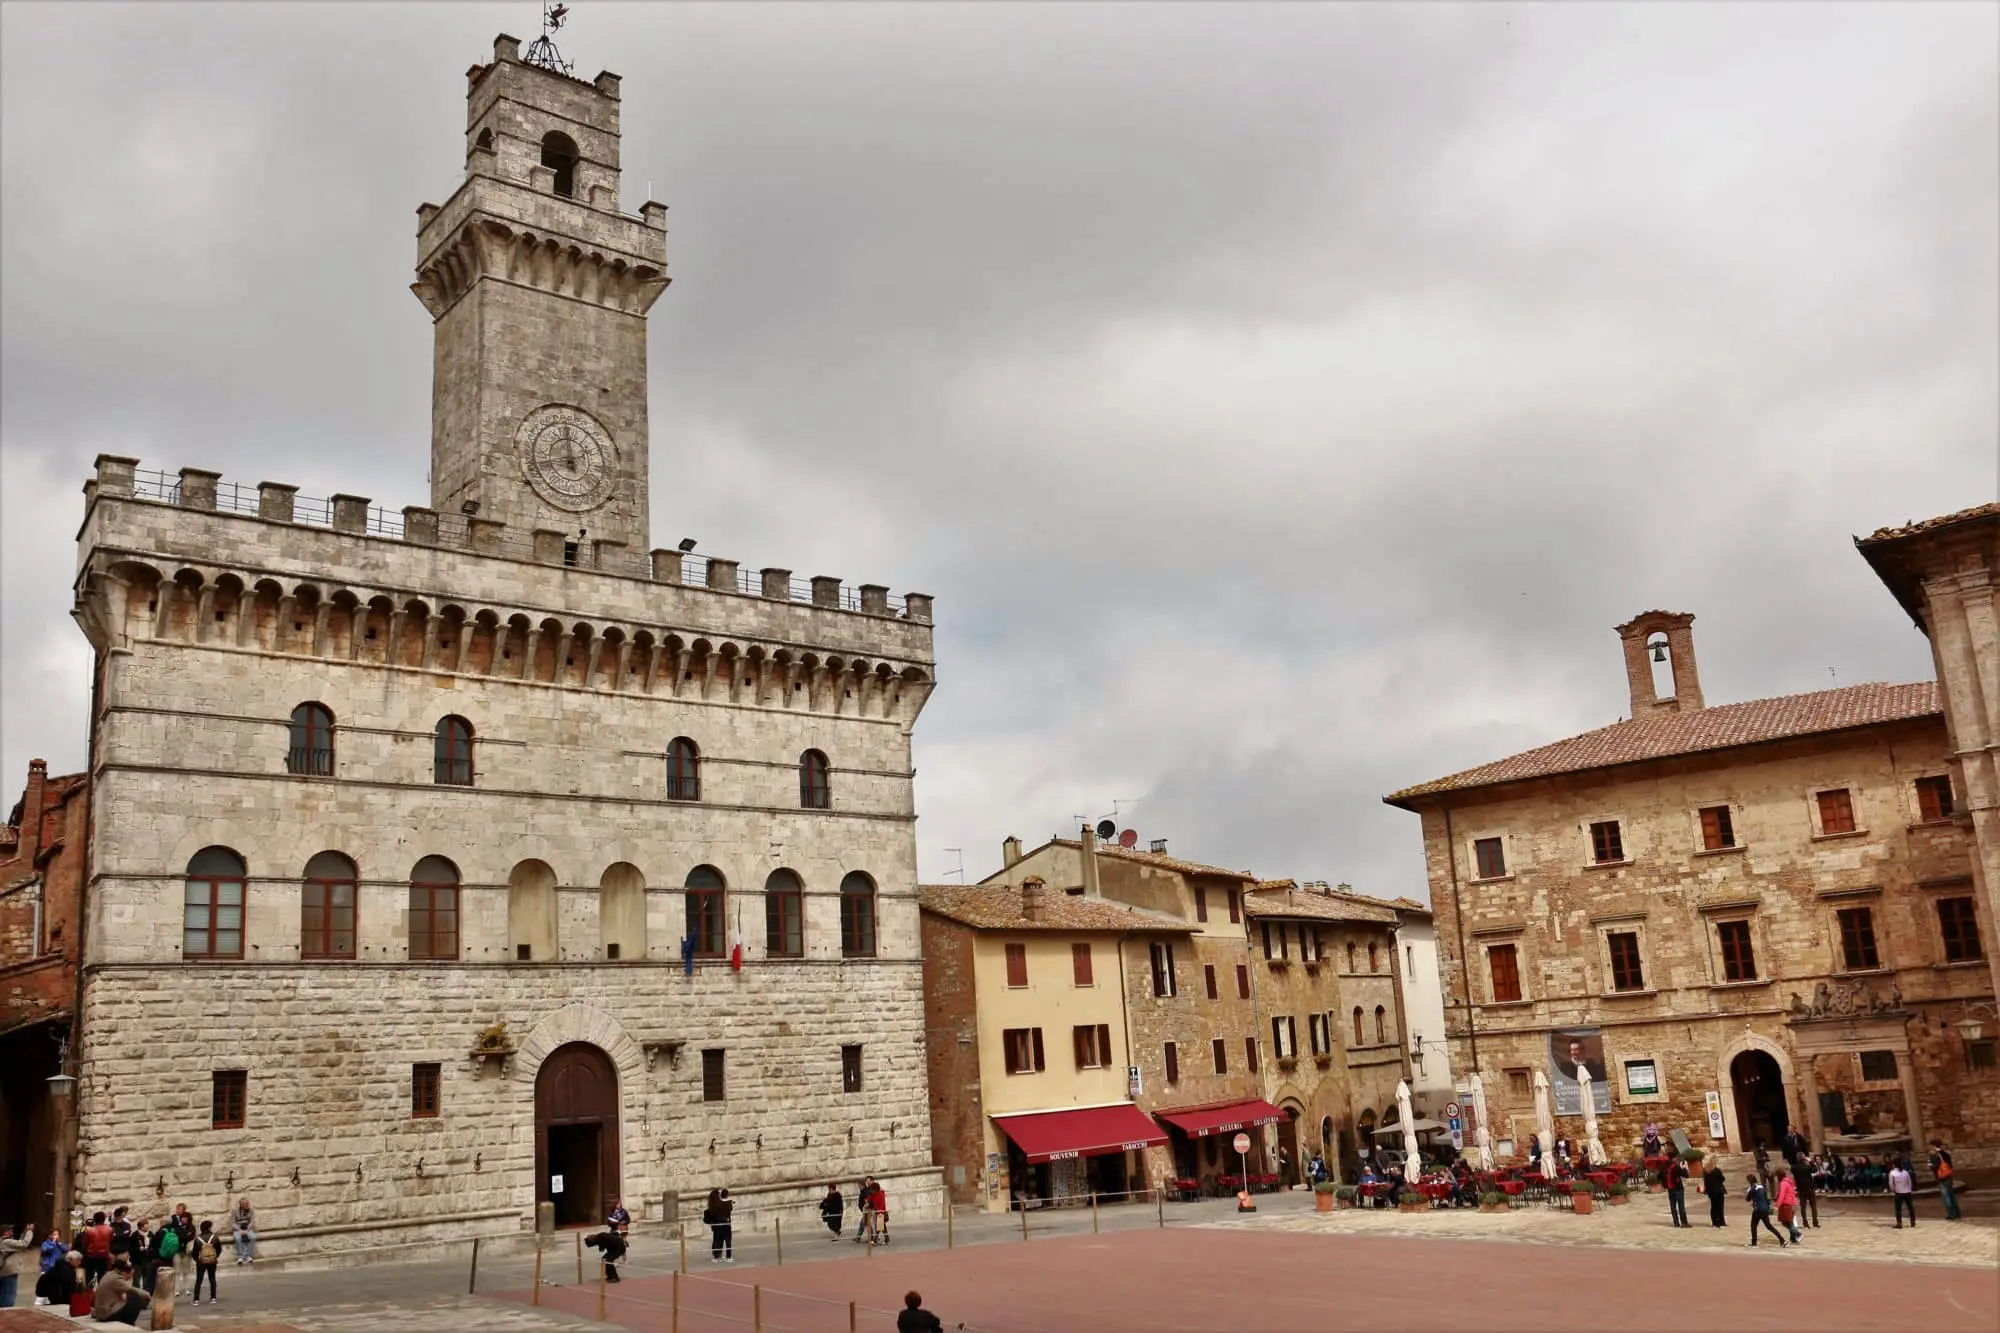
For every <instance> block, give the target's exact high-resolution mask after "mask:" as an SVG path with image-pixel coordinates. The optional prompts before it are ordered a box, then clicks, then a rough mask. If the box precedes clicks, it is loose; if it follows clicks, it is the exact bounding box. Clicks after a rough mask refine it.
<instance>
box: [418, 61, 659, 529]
mask: <svg viewBox="0 0 2000 1333" xmlns="http://www.w3.org/2000/svg"><path fill="white" fill-rule="evenodd" d="M466 77H467V79H468V82H469V85H470V86H469V87H468V89H467V92H466V129H465V148H466V156H465V161H466V167H465V180H464V182H463V183H462V184H461V185H460V186H459V187H458V189H457V191H456V192H454V193H453V194H452V196H451V198H450V199H448V200H446V201H445V203H444V205H443V206H442V207H438V206H436V205H433V204H425V205H423V206H422V207H421V208H419V209H418V210H417V221H418V228H417V281H416V282H414V283H412V284H411V290H412V291H414V292H415V293H416V294H417V298H418V299H419V300H421V301H422V302H423V303H424V308H425V309H427V310H429V311H430V312H431V318H432V319H433V320H434V321H435V338H434V350H433V353H432V371H431V374H432V389H431V505H432V507H433V508H435V509H436V510H437V511H438V513H439V514H440V516H441V517H442V519H443V521H444V522H445V523H447V524H451V523H454V522H462V521H463V518H462V517H461V516H476V517H478V518H481V519H491V520H496V521H498V522H502V523H505V524H506V525H507V528H508V530H509V531H510V532H513V533H519V534H522V535H523V536H525V535H526V534H528V533H530V532H539V533H545V534H554V533H559V534H561V537H562V540H563V542H564V543H566V544H568V543H573V544H574V545H573V546H572V545H566V546H565V548H564V549H566V550H568V551H571V552H572V553H573V554H572V556H571V558H572V560H573V562H574V563H583V564H603V565H611V564H615V563H623V561H622V560H621V559H619V557H621V556H623V557H627V558H629V557H632V556H641V555H642V554H643V553H644V552H645V551H646V549H647V546H648V544H649V543H648V540H647V498H646V471H647V468H646V462H647V459H646V449H647V439H646V312H647V311H648V310H649V309H651V307H652V304H653V302H654V301H655V300H657V299H658V298H659V295H660V293H661V292H662V291H663V290H665V288H666V285H667V281H668V279H667V276H666V272H665V269H666V242H667V237H666V206H665V205H664V204H655V203H648V204H647V205H646V206H645V208H644V209H643V210H642V211H641V213H640V215H639V216H638V217H632V216H629V215H627V214H625V213H621V212H620V211H619V209H618V198H619V195H618V176H619V168H618V85H619V79H618V76H617V75H616V74H610V73H605V74H599V75H598V76H597V78H596V79H595V80H593V81H590V82H585V81H584V80H582V79H577V78H573V77H571V76H570V75H568V74H565V73H561V72H559V71H556V70H553V69H549V68H546V67H544V66H541V65H534V64H528V63H525V62H524V61H523V60H522V59H521V52H520V43H519V42H518V41H517V40H515V39H514V38H512V37H506V36H502V37H500V38H499V39H498V40H496V41H495V42H494V44H493V62H492V63H491V64H488V65H475V66H473V67H472V68H471V69H470V70H469V71H467V76H466Z"/></svg>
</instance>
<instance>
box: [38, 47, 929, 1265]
mask: <svg viewBox="0 0 2000 1333" xmlns="http://www.w3.org/2000/svg"><path fill="white" fill-rule="evenodd" d="M619 106H620V84H619V79H618V77H617V76H616V75H614V74H610V73H604V74H600V75H598V76H597V78H596V79H594V80H583V79H577V78H572V77H570V76H569V75H568V73H567V72H565V71H563V70H559V69H554V68H550V67H547V66H544V65H537V64H532V63H528V62H527V61H524V60H523V58H522V55H521V52H520V48H519V43H518V42H516V41H515V40H514V39H513V38H511V37H506V36H504V35H503V36H502V37H500V38H499V39H497V40H496V41H495V43H494V47H493V56H492V59H491V61H489V62H487V63H482V64H478V65H475V66H473V67H472V69H471V70H470V71H469V72H468V77H467V108H466V120H465V124H464V129H463V134H464V152H465V164H466V170H465V174H464V176H463V177H462V178H461V179H460V180H459V181H457V182H455V183H454V188H453V190H452V193H451V194H450V195H449V196H448V198H447V199H446V201H445V203H444V204H442V205H430V204H426V205H424V206H423V207H422V208H420V209H419V210H418V243H417V253H418V260H417V275H416V277H417V280H416V282H415V283H414V284H413V288H414V290H415V293H416V295H417V296H418V298H419V299H420V300H421V302H422V303H423V305H424V307H425V309H426V311H427V312H428V313H429V315H430V317H431V319H432V321H433V330H434V343H435V348H434V352H435V355H434V360H433V366H434V385H433V389H434V399H435V401H434V405H433V406H434V410H433V413H432V421H431V449H430V457H429V464H430V472H431V478H432V490H431V497H430V504H429V505H428V506H411V507H409V508H406V509H404V510H402V511H401V512H400V514H395V513H388V512H385V511H384V510H382V509H380V508H377V507H375V506H373V505H372V504H371V503H370V502H369V501H368V500H366V499H363V498H360V497H356V496H347V495H340V496H335V497H333V498H332V500H331V501H330V502H314V501H308V500H305V499H302V498H300V497H298V496H296V495H295V493H294V488H292V487H291V486H288V485H284V484H280V483H277V482H262V483H259V484H257V485H256V486H255V487H254V488H252V487H248V486H244V485H241V484H231V483H228V482H225V481H223V480H221V479H219V478H218V477H217V476H216V474H214V473H212V472H205V471H201V470H199V469H194V468H187V469H183V470H182V471H181V472H180V474H179V476H178V478H172V477H168V476H166V475H164V474H159V473H152V474H145V473H140V472H138V471H137V470H136V467H135V464H134V461H133V460H130V459H120V458H113V457H108V456H107V457H103V458H100V459H99V462H98V468H97V475H96V478H95V479H94V480H93V481H92V482H90V483H88V484H87V485H86V487H85V495H86V508H85V513H84V517H83V524H82V528H81V531H80V533H79V537H78V542H79V556H80V558H79V561H78V576H77V590H76V591H77V597H76V602H77V619H78V621H79V623H80V624H81V625H82V626H83V627H84V630H85V632H86V633H87V634H88V636H89V637H90V640H91V643H92V645H93V647H94V648H95V649H96V651H97V661H98V664H99V669H100V671H101V672H102V689H101V691H100V692H99V696H98V701H97V706H96V708H95V709H94V712H93V716H92V718H91V726H92V738H93V739H92V745H93V751H92V752H93V756H94V763H95V764H96V770H95V777H94V783H93V787H92V791H91V803H92V813H91V839H90V840H91V851H90V856H91V861H90V865H91V881H90V885H89V913H88V927H89V935H88V956H87V973H86V981H85V986H84V991H83V999H82V1006H83V1023H82V1042H81V1044H82V1048H83V1049H82V1056H83V1060H82V1067H81V1069H80V1071H79V1072H80V1075H81V1077H82V1086H81V1087H80V1089H79V1111H80V1115H81V1130H80V1133H81V1153H82V1157H81V1163H82V1164H81V1167H80V1173H79V1194H80V1195H81V1196H83V1197H87V1198H89V1199H91V1200H92V1201H96V1202H107V1203H116V1202H122V1201H127V1200H134V1201H136V1200H141V1199H144V1200H148V1201H151V1200H155V1199H158V1198H162V1197H164V1198H167V1199H168V1201H169V1202H170V1203H171V1202H180V1201H183V1200H185V1201H186V1202H188V1203H189V1204H190V1205H192V1206H193V1207H194V1208H195V1210H196V1211H197V1212H198V1213H204V1214H211V1215H212V1214H216V1213H217V1212H219V1211H220V1210H222V1209H224V1208H225V1207H226V1203H227V1201H228V1200H229V1199H231V1198H233V1197H235V1196H236V1195H240V1194H246V1193H247V1194H249V1195H250V1196H251V1198H252V1199H253V1201H254V1202H255V1204H256V1205H257V1207H258V1216H259V1219H260V1222H261V1225H260V1228H259V1230H260V1233H261V1235H262V1240H263V1243H264V1245H265V1246H266V1248H267V1249H268V1250H269V1251H270V1252H272V1253H274V1254H286V1253H298V1252H302V1251H311V1250H320V1251H324V1250H331V1249H340V1248H354V1247H361V1246H370V1247H386V1246H394V1245H399V1244H405V1245H419V1246H422V1247H424V1248H425V1249H427V1250H428V1249H431V1248H433V1247H435V1245H436V1244H437V1243H438V1242H439V1241H440V1240H442V1239H447V1238H459V1237H464V1236H469V1235H476V1234H479V1233H481V1232H497V1233H506V1232H512V1231H517V1230H519V1229H520V1228H522V1227H525V1226H528V1225H530V1224H531V1223H532V1222H533V1221H534V1220H535V1219H536V1217H537V1216H538V1210H539V1208H540V1207H541V1206H542V1205H548V1206H549V1207H551V1208H552V1209H553V1212H554V1215H555V1220H556V1222H557V1223H558V1224H560V1225H583V1224H588V1223H590V1222H592V1221H594V1220H596V1219H599V1218H601V1217H602V1210H603V1209H604V1208H605V1207H606V1206H608V1204H609V1202H610V1200H611V1199H612V1198H613V1197H614V1196H615V1197H618V1198H621V1199H622V1200H623V1201H624V1202H625V1204H626V1206H627V1207H628V1208H629V1209H630V1210H631V1211H632V1213H633V1214H634V1215H635V1217H638V1218H640V1219H642V1220H649V1221H659V1220H661V1219H663V1218H667V1219H671V1218H673V1217H675V1216H676V1215H677V1214H678V1213H679V1211H680V1206H681V1201H682V1200H683V1199H684V1198H691V1199H695V1200H698V1199H699V1198H700V1197H701V1196H702V1195H703V1194H704V1193H705V1192H706V1191H707V1190H708V1189H709V1188H710V1187H712V1186H716V1185H727V1186H729V1187H730V1188H731V1190H732V1191H734V1192H735V1194H736V1196H737V1198H738V1199H739V1200H740V1201H741V1202H740V1205H739V1211H738V1214H737V1219H738V1225H739V1227H758V1226H762V1225H765V1224H766V1222H767V1219H768V1216H769V1210H772V1209H777V1208H796V1207H807V1206H810V1204H811V1202H812V1201H814V1200H816V1199H817V1198H818V1197H819V1194H820V1193H821V1192H822V1191H823V1190H824V1188H825V1182H826V1181H827V1179H829V1178H830V1177H841V1178H849V1179H851V1178H854V1177H856V1176H858V1175H860V1174H862V1173H864V1172H866V1173H870V1174H874V1175H876V1176H878V1177H881V1178H883V1179H884V1181H885V1183H886V1185H887V1187H888V1189H889V1192H890V1193H891V1194H892V1195H893V1196H894V1197H895V1198H896V1200H897V1205H896V1206H897V1211H898V1215H899V1216H917V1217H921V1216H925V1215H927V1214H928V1215H935V1213H936V1210H937V1208H938V1206H939V1202H940V1198H939V1195H940V1190H939V1186H938V1179H937V1172H936V1169H935V1168H934V1167H932V1165H931V1163H930V1160H929V1159H930V1130H929V1124H928V1108H927V1105H926V1098H925V1094H924V1086H925V1084H924V1067H923V1039H922V1013H923V1001H922V989H921V966H920V959H919V952H918V920H917V902H916V845H915V836H914V820H915V814H914V802H913V795H912V778H913V774H912V769H911V760H910V735H911V730H912V728H913V727H914V725H915V723H916V720H917V716H918V714H919V712H920V711H921V710H922V708H923V706H924V703H925V700H926V698H927V696H928V694H929V691H930V688H931V681H932V669H933V668H932V646H931V645H932V628H931V614H930V607H931V604H930V599H929V598H927V597H924V596H921V595H915V594H911V595H908V596H906V597H904V598H899V599H892V598H891V597H890V594H889V591H888V589H887V588H885V587H882V586H879V585H865V586H863V587H860V588H858V589H856V588H852V587H845V586H843V585H842V583H841V581H840V580H839V579H837V578H833V577H829V576H822V577H819V578H814V579H812V580H811V581H810V582H809V583H808V582H805V581H802V580H794V579H792V577H791V575H790V572H789V571H788V570H785V569H780V568H766V569H763V570H762V571H761V572H759V573H758V574H756V575H751V574H749V573H748V572H746V571H742V570H740V569H739V567H738V565H737V562H735V561H734V560H729V559H724V558H722V557H720V556H708V557H700V556H694V555H690V554H688V547H690V546H692V543H686V544H684V545H683V548H682V549H681V550H673V549H650V550H649V549H648V540H649V538H648V517H647V516H648V513H649V507H650V499H651V497H650V496H649V494H648V491H647V475H648V471H647V456H648V450H649V440H648V432H647V415H646V377H645V367H646V356H645V350H646V317H647V312H648V311H649V310H650V309H651V307H652V305H653V303H654V300H655V299H656V298H657V297H658V296H659V294H660V292H661V290H662V289H663V288H664V287H665V286H666V282H667V277H666V272H665V266H666V218H665V206H664V205H661V204H657V203H650V202H649V203H647V204H646V205H645V206H644V207H643V208H642V209H641V210H640V212H639V213H638V214H637V215H633V214H629V213H626V212H624V211H622V209H621V207H620V165H619V156H620V150H621V139H620V134H619ZM413 471H414V469H413ZM162 1033H169V1034H173V1033H185V1034H189V1035H190V1038H191V1039H189V1040H182V1041H172V1042H166V1043H163V1042H162V1040H161V1037H162ZM197 1033H198V1040H197V1039H192V1036H193V1034H197ZM162 1182H163V1183H162Z"/></svg>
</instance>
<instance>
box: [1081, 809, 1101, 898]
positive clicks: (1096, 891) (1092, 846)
mask: <svg viewBox="0 0 2000 1333" xmlns="http://www.w3.org/2000/svg"><path fill="white" fill-rule="evenodd" d="M1082 842H1083V896H1084V897H1086V898H1102V897H1103V896H1104V889H1103V886H1101V885H1100V884H1099V883H1098V882H1097V830H1096V829H1093V828H1092V827H1091V826H1090V825H1088V824H1085V825H1084V826H1083V836H1082Z"/></svg>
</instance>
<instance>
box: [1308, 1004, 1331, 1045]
mask: <svg viewBox="0 0 2000 1333" xmlns="http://www.w3.org/2000/svg"><path fill="white" fill-rule="evenodd" d="M1330 1027H1331V1025H1330V1024H1329V1023H1328V1022H1327V1020H1326V1015H1325V1014H1314V1015H1312V1017H1310V1018H1308V1019H1307V1020H1306V1030H1307V1032H1308V1033H1309V1035H1310V1036H1311V1039H1312V1051H1313V1054H1314V1055H1326V1054H1329V1053H1330V1052H1331V1051H1332V1050H1333V1039H1332V1034H1331V1032H1330V1031H1329V1028H1330Z"/></svg>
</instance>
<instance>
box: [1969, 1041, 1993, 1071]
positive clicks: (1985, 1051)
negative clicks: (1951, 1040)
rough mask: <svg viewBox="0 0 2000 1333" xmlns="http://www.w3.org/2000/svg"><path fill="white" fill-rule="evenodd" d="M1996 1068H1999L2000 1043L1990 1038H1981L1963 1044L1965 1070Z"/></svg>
mask: <svg viewBox="0 0 2000 1333" xmlns="http://www.w3.org/2000/svg"><path fill="white" fill-rule="evenodd" d="M1996 1066H2000V1042H1997V1041H1995V1040H1994V1039H1993V1038H1992V1037H1981V1038H1979V1039H1978V1040H1976V1041H1968V1042H1967V1043H1965V1067H1966V1068H1967V1069H1992V1068H1995V1067H1996Z"/></svg>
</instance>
